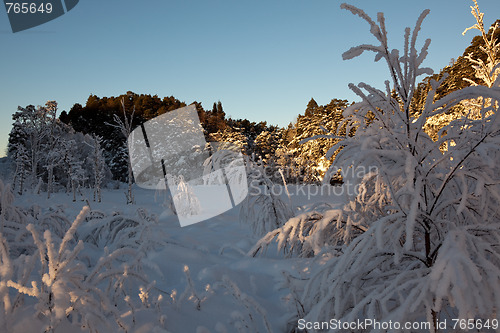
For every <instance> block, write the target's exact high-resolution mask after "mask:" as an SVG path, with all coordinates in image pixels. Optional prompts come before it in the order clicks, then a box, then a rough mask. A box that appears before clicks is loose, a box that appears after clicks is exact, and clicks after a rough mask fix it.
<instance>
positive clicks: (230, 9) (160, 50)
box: [0, 0, 500, 155]
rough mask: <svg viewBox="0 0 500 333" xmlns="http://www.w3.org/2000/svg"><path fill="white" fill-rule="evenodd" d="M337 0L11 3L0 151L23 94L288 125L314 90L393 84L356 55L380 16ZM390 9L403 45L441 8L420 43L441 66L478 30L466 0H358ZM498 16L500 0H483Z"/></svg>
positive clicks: (5, 27)
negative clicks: (46, 14) (39, 21)
mask: <svg viewBox="0 0 500 333" xmlns="http://www.w3.org/2000/svg"><path fill="white" fill-rule="evenodd" d="M340 3H341V2H340V1H335V0H282V1H274V0H252V1H250V0H247V1H243V0H241V1H236V0H224V1H223V0H183V1H180V0H178V1H173V0H134V1H131V0H104V1H103V0H100V1H97V0H81V1H80V3H79V4H78V5H77V6H76V7H75V8H74V9H73V10H71V11H70V12H68V13H67V14H66V15H63V16H62V17H59V18H57V19H55V20H53V21H51V22H48V23H46V24H44V25H42V26H39V27H36V28H33V29H30V30H27V31H24V32H19V33H16V34H13V33H12V32H11V30H10V26H9V23H8V20H7V14H6V13H5V11H4V10H3V9H0V40H1V45H2V51H1V55H0V59H1V62H0V66H1V77H0V155H3V154H4V150H5V146H6V142H7V137H8V133H9V131H10V128H11V124H12V120H11V115H12V113H14V112H15V111H16V109H17V106H18V105H21V106H26V105H29V104H34V105H43V104H44V103H45V102H46V101H47V100H56V101H57V102H58V103H59V112H60V111H62V110H68V111H69V109H70V108H71V106H72V105H73V104H74V103H81V104H85V102H86V100H87V98H88V96H89V95H90V94H96V95H97V96H100V97H103V96H117V95H120V94H123V93H125V92H126V91H128V90H131V91H134V92H135V93H139V94H140V93H144V94H152V95H153V94H157V95H158V96H160V97H163V96H170V95H173V96H175V97H176V98H178V99H180V100H181V101H185V102H186V103H191V102H193V101H194V100H197V101H199V102H202V104H203V106H204V107H205V108H211V105H212V104H213V102H216V101H218V100H220V101H222V104H223V106H224V110H225V111H226V114H227V115H229V116H232V117H233V118H247V119H250V120H252V121H261V120H266V121H267V122H268V123H270V124H276V125H281V126H284V125H286V124H288V123H289V122H291V121H293V120H294V119H295V117H296V116H297V115H298V114H299V113H303V112H304V109H305V107H306V105H307V102H308V101H309V99H310V98H311V97H314V98H315V99H316V101H317V102H318V103H319V104H326V103H328V102H329V101H330V100H331V99H332V98H343V99H348V100H357V98H356V97H355V96H354V94H353V93H352V92H350V90H349V89H348V88H347V85H348V83H350V82H353V83H358V82H361V81H363V82H367V83H372V84H374V85H376V86H380V87H381V86H382V83H383V81H384V80H385V79H386V78H387V73H386V72H387V70H386V68H387V67H386V66H385V64H382V63H373V54H369V55H363V56H361V57H359V58H356V59H354V60H350V61H342V58H341V55H342V53H343V52H344V51H346V50H348V49H349V48H350V47H351V46H356V45H358V44H362V43H371V42H374V38H373V37H372V36H371V35H370V34H369V31H368V25H367V24H366V23H365V22H364V21H362V20H361V19H360V18H359V17H355V16H353V15H352V14H351V13H350V12H347V11H345V10H341V9H340ZM349 3H350V4H353V5H355V6H358V7H360V8H362V9H364V10H365V11H366V12H367V13H368V14H369V15H370V16H372V17H376V13H377V12H378V11H382V12H384V13H385V15H386V21H387V26H388V30H389V36H390V39H391V40H392V44H391V45H392V47H393V48H394V47H397V48H399V47H400V46H401V45H402V39H403V32H404V28H405V27H406V26H410V27H413V25H414V23H415V21H416V19H417V17H418V15H419V14H420V13H421V11H422V10H423V9H426V8H429V9H430V10H431V13H430V15H429V16H428V17H427V19H426V21H425V22H424V26H423V29H422V32H421V34H420V38H421V39H420V45H422V43H423V41H424V39H425V38H427V37H430V38H431V39H432V43H431V47H430V54H429V56H428V58H427V60H426V62H425V63H424V64H425V65H427V66H428V67H431V68H433V69H434V70H435V71H439V69H441V68H442V67H444V66H446V65H448V64H449V62H450V60H451V58H457V57H458V56H460V55H461V54H462V53H463V51H464V49H465V47H467V46H468V45H469V43H470V40H471V38H472V37H473V36H474V35H475V34H476V32H468V33H467V34H466V36H462V35H461V33H462V31H463V30H464V29H465V28H467V27H469V26H471V25H472V24H474V19H473V17H472V15H471V14H470V8H469V6H470V5H472V1H465V0H463V1H462V0H460V1H457V0H439V1H436V0H432V1H430V0H419V1H402V0H400V1H392V0H391V1H389V0H386V1H369V0H365V1H350V2H349ZM479 6H480V8H481V10H482V11H483V12H485V13H486V15H485V23H486V24H487V25H488V26H489V25H490V24H491V23H492V22H493V21H494V20H495V19H497V18H499V16H500V1H498V0H479Z"/></svg>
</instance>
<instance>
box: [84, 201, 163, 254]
mask: <svg viewBox="0 0 500 333" xmlns="http://www.w3.org/2000/svg"><path fill="white" fill-rule="evenodd" d="M89 215H90V216H89V217H88V218H87V222H86V223H85V225H84V226H82V227H81V228H80V229H79V232H78V235H79V237H80V238H81V239H83V240H84V241H85V243H88V244H92V245H94V246H96V247H98V248H104V247H107V248H108V249H109V250H114V249H119V248H123V247H130V248H136V249H141V251H143V252H146V251H147V250H149V249H152V248H154V247H156V246H160V245H161V244H163V243H164V241H163V240H164V235H163V234H162V233H161V231H160V230H158V228H157V226H158V218H157V216H156V215H154V214H153V215H149V214H148V212H147V211H146V210H144V209H142V208H139V209H137V211H136V214H135V216H129V215H124V214H121V213H114V214H111V215H108V214H106V213H104V212H101V211H91V212H90V214H89Z"/></svg>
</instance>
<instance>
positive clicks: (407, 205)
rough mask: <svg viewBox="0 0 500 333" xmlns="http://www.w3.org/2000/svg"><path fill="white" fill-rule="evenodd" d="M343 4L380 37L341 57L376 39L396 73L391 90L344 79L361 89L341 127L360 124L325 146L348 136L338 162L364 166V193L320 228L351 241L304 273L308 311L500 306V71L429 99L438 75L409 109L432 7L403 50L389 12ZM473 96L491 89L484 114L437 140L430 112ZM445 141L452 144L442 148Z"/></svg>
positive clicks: (380, 312)
mask: <svg viewBox="0 0 500 333" xmlns="http://www.w3.org/2000/svg"><path fill="white" fill-rule="evenodd" d="M341 7H342V8H343V9H347V10H349V11H350V12H352V13H353V14H355V15H358V16H360V17H361V18H363V19H364V20H365V21H366V22H367V23H368V24H369V26H370V32H371V33H372V35H373V36H374V37H375V38H376V40H377V41H378V44H376V45H369V44H363V45H360V46H357V47H353V48H351V49H350V50H349V51H347V52H345V53H344V54H343V58H344V59H351V58H354V57H356V56H359V55H361V54H362V53H363V52H364V51H372V52H374V53H375V60H376V61H378V60H381V59H383V60H385V61H386V62H387V64H388V67H389V74H390V79H391V80H390V81H386V82H385V86H386V90H385V91H381V90H379V89H376V88H374V87H372V86H370V85H368V84H365V83H360V84H358V85H357V86H356V85H353V84H350V85H349V87H350V88H351V89H352V90H353V91H354V92H355V93H356V94H357V95H358V96H360V97H361V98H362V102H360V103H357V104H355V105H352V106H350V107H349V108H347V109H346V110H345V112H344V115H345V117H346V120H345V126H346V133H349V132H350V130H351V129H354V128H355V129H356V135H355V136H353V137H349V136H347V137H344V138H343V140H342V141H341V142H340V143H339V144H337V145H335V146H333V147H332V148H330V150H329V153H328V155H327V158H328V157H329V156H331V154H333V153H334V152H335V151H337V149H338V148H339V147H343V149H342V150H341V151H340V153H339V154H338V155H337V157H336V160H335V164H336V165H337V166H344V167H345V168H346V169H347V168H348V167H352V168H357V169H363V168H364V169H365V170H366V172H365V175H364V176H363V175H360V178H359V179H358V191H357V195H356V196H355V197H354V198H352V200H350V202H348V203H347V204H346V205H345V207H344V208H343V209H342V210H341V211H338V212H332V214H333V215H337V218H336V219H331V222H330V225H332V224H333V225H334V227H333V228H330V229H328V228H327V225H328V224H325V223H323V224H322V228H317V232H326V231H328V230H329V238H328V241H327V242H326V243H325V244H326V245H335V244H336V243H337V241H342V242H345V244H346V245H345V246H343V248H342V249H341V251H340V253H341V254H340V255H339V256H337V257H335V258H333V259H330V260H329V261H328V262H327V263H325V264H322V266H321V267H320V269H318V270H317V271H316V273H315V274H313V275H312V276H311V278H310V280H309V281H308V284H307V285H306V288H305V290H304V293H303V297H302V300H301V302H302V304H303V306H304V309H305V313H306V316H305V319H306V320H307V321H327V320H329V319H330V318H337V319H340V320H343V321H355V320H357V319H358V318H361V319H364V318H371V319H376V320H379V321H387V322H388V321H389V320H392V321H393V322H395V321H398V322H407V321H421V320H427V321H428V322H430V323H436V322H437V320H441V321H442V320H443V319H445V318H447V319H448V323H451V320H450V318H460V319H477V318H481V319H482V320H483V321H485V320H488V319H489V320H491V319H493V318H496V316H497V312H498V309H499V308H500V292H499V291H500V247H499V241H500V216H499V210H498V209H499V208H498V207H499V206H500V205H499V203H500V185H499V184H500V175H499V173H498V170H497V166H498V165H499V163H500V120H499V119H497V118H498V115H499V113H498V109H497V108H498V106H497V105H498V100H500V88H499V87H498V84H499V83H500V82H499V80H498V79H497V80H496V82H495V83H494V84H493V86H492V87H491V88H489V87H486V86H474V87H467V88H465V89H462V90H459V91H456V92H453V93H450V94H448V95H447V96H445V97H443V98H441V99H439V100H437V101H434V94H435V91H436V89H437V87H438V86H439V84H440V82H442V80H441V81H440V82H435V81H434V82H432V88H433V89H432V90H431V91H430V92H429V95H428V96H427V98H426V103H425V105H423V106H422V108H421V109H420V110H412V106H413V104H412V98H413V94H414V92H415V88H416V82H417V78H418V77H419V76H420V75H422V74H430V73H432V71H431V70H430V69H428V68H424V67H422V62H423V61H424V59H425V57H426V55H427V50H428V47H429V44H430V40H429V39H427V40H426V41H425V42H424V44H423V46H422V47H421V49H420V51H418V50H417V36H418V32H419V31H420V27H421V24H422V22H423V20H424V18H425V16H426V15H427V14H428V12H429V11H428V10H426V11H424V12H423V13H422V14H421V15H420V17H419V18H418V20H417V22H416V26H415V29H414V30H413V31H411V30H410V29H409V28H407V29H406V30H405V33H404V49H403V51H402V52H401V53H400V51H398V50H395V49H393V50H391V49H390V48H389V45H388V40H387V31H386V26H385V18H384V15H383V14H382V13H379V14H378V15H377V22H375V21H374V20H372V19H371V18H370V17H369V16H368V15H367V14H365V13H364V12H363V11H362V10H360V9H358V8H356V7H354V6H351V5H347V4H343V5H342V6H341ZM478 97H483V98H485V99H486V98H489V99H490V100H491V101H492V102H491V103H490V104H489V105H486V104H483V105H482V109H481V115H482V117H481V118H480V119H477V118H468V117H462V118H460V119H455V120H453V121H451V122H450V124H449V125H447V126H446V127H445V128H443V130H442V135H441V136H440V137H439V138H438V140H437V141H433V140H432V139H431V138H430V137H429V136H428V135H427V134H426V133H425V131H424V130H423V126H424V124H425V123H426V121H427V120H428V119H429V117H432V116H435V115H438V114H443V113H446V112H448V111H449V110H450V109H451V108H453V107H454V106H456V105H457V104H459V103H461V101H462V100H464V99H470V98H478ZM373 116H374V117H373ZM367 119H369V120H370V121H367ZM337 134H338V132H337ZM444 134H446V135H444ZM321 137H323V136H321ZM442 145H447V147H448V149H447V150H445V151H441V150H440V147H441V146H442ZM343 169H344V168H343ZM361 176H362V177H361ZM332 214H330V215H332ZM325 215H328V212H325ZM288 223H296V222H294V219H292V220H290V221H289V222H288ZM296 224H297V223H296ZM286 225H287V224H285V226H286ZM297 225H298V224H297ZM288 230H290V229H288ZM295 232H297V231H295ZM277 237H278V239H279V235H278V236H277ZM296 239H298V238H296ZM322 239H326V237H325V236H324V235H323V237H322ZM299 240H300V239H299ZM323 251H327V252H328V251H329V247H328V246H327V247H324V248H323ZM369 329H370V328H369ZM432 331H436V329H435V328H434V327H433V328H432Z"/></svg>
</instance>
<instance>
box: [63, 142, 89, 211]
mask: <svg viewBox="0 0 500 333" xmlns="http://www.w3.org/2000/svg"><path fill="white" fill-rule="evenodd" d="M62 148H63V152H64V153H63V159H62V163H63V165H64V168H65V169H66V177H67V180H66V190H67V191H71V193H72V194H73V201H76V192H77V191H78V189H79V188H80V186H81V185H82V184H83V182H84V181H85V180H86V179H87V177H86V175H85V169H84V159H83V158H81V155H79V154H78V152H79V149H78V145H77V143H76V141H75V140H74V139H71V140H65V141H63V142H62Z"/></svg>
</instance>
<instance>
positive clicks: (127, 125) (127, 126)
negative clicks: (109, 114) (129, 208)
mask: <svg viewBox="0 0 500 333" xmlns="http://www.w3.org/2000/svg"><path fill="white" fill-rule="evenodd" d="M121 106H122V110H123V119H122V118H120V117H119V116H118V115H117V114H114V115H113V120H114V122H115V123H114V124H109V123H107V125H110V126H112V127H114V128H116V129H118V130H119V131H120V133H121V134H122V135H123V136H124V137H125V139H127V138H128V137H129V136H130V133H132V130H133V120H134V114H135V106H134V108H133V110H132V114H131V115H130V117H128V116H127V111H126V108H125V99H124V98H122V100H121ZM122 152H124V151H123V150H122ZM125 152H126V154H123V155H124V157H125V158H126V159H127V183H128V189H127V193H126V194H125V196H126V197H127V204H133V203H134V202H135V200H134V194H133V193H132V185H133V183H134V176H133V171H132V162H131V160H130V152H129V151H128V149H127V150H126V151H125Z"/></svg>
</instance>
